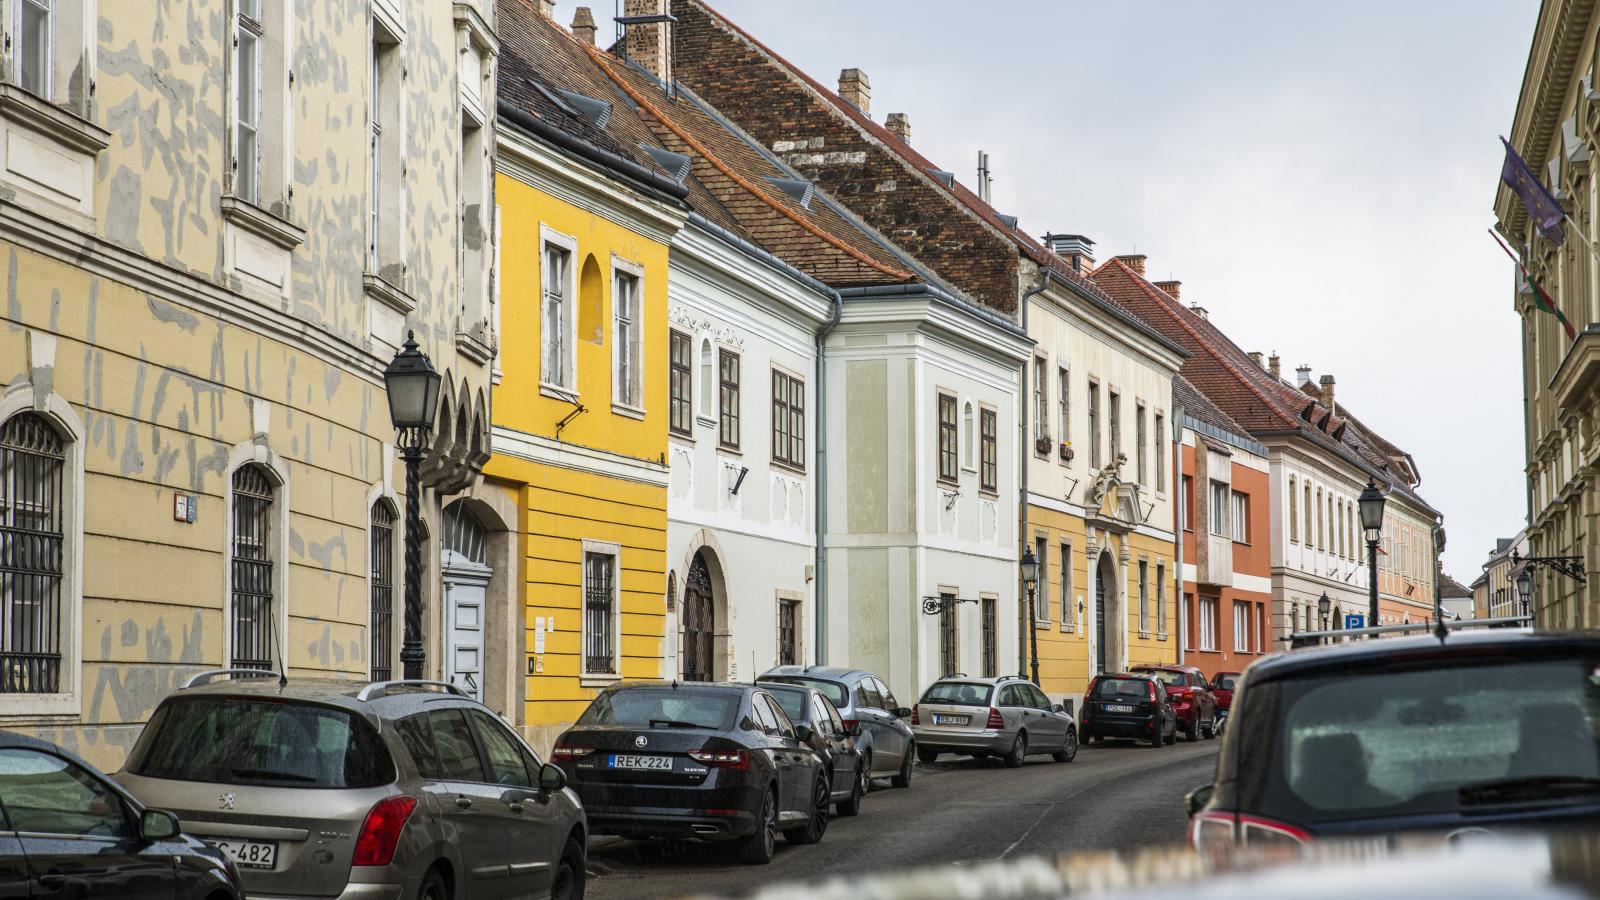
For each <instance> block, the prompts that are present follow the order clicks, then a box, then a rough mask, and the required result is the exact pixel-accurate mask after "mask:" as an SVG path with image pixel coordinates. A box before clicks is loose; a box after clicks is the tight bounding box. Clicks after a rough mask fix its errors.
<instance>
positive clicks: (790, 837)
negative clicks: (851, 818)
mask: <svg viewBox="0 0 1600 900" xmlns="http://www.w3.org/2000/svg"><path fill="white" fill-rule="evenodd" d="M811 793H812V802H811V818H809V819H807V820H806V824H805V827H804V828H793V829H790V830H789V831H785V832H784V833H783V839H784V840H786V841H788V842H789V843H791V844H816V843H819V842H821V841H822V836H823V835H824V834H827V832H828V797H829V796H830V795H831V794H832V793H833V786H832V785H830V784H828V779H826V778H823V777H822V776H821V775H818V776H817V786H816V787H815V788H813V789H812V791H811Z"/></svg>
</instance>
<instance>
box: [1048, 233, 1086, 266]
mask: <svg viewBox="0 0 1600 900" xmlns="http://www.w3.org/2000/svg"><path fill="white" fill-rule="evenodd" d="M1043 240H1044V245H1045V246H1046V247H1049V248H1050V252H1052V253H1054V254H1055V255H1057V256H1059V257H1061V258H1062V259H1064V260H1066V261H1067V262H1069V263H1071V264H1072V271H1074V272H1087V271H1089V270H1090V269H1092V268H1094V241H1091V240H1089V239H1088V238H1087V237H1085V236H1084V235H1081V234H1046V235H1045V236H1044V238H1043Z"/></svg>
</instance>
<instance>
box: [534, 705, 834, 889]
mask: <svg viewBox="0 0 1600 900" xmlns="http://www.w3.org/2000/svg"><path fill="white" fill-rule="evenodd" d="M808 737H810V729H809V728H808V727H806V726H799V727H796V726H795V725H794V723H793V722H791V721H790V720H789V716H788V715H787V714H786V713H785V712H784V711H783V707H782V705H781V704H779V703H778V701H777V700H776V699H774V698H773V696H772V694H771V693H769V692H768V691H766V690H765V689H763V688H761V687H759V686H756V685H749V684H704V683H696V682H690V683H678V682H629V683H625V684H617V685H613V686H611V687H609V688H606V689H605V690H604V691H602V692H601V693H600V696H598V697H596V698H595V699H594V702H593V703H591V704H589V708H588V709H586V710H584V712H583V715H582V716H581V717H579V719H578V721H577V722H576V723H575V724H574V725H573V726H572V727H571V728H569V729H568V730H567V731H566V732H565V733H564V734H562V735H561V737H560V738H559V739H558V740H557V741H556V745H555V749H554V751H553V752H552V753H551V759H552V761H554V762H555V763H556V764H557V765H559V766H561V767H562V768H563V769H564V770H566V772H567V776H568V781H569V786H570V787H571V788H572V789H573V790H574V791H576V792H577V794H578V797H579V799H581V800H582V801H583V806H584V810H585V811H586V812H587V813H588V817H589V827H590V829H591V830H592V831H593V832H594V833H595V834H615V835H621V836H623V837H632V838H646V837H695V838H702V839H706V840H728V841H734V842H736V844H737V845H738V850H739V856H740V858H741V859H743V860H744V861H745V862H747V863H753V864H758V865H759V864H765V863H766V862H768V861H770V860H771V859H772V853H773V849H774V847H775V845H776V842H777V840H776V839H777V835H778V833H779V832H782V833H783V834H784V836H785V837H786V838H788V840H789V841H790V842H791V843H799V844H814V843H816V842H817V841H820V840H822V835H823V832H825V831H826V830H827V827H828V815H827V813H828V805H829V803H831V802H832V787H831V785H830V779H829V777H828V775H829V773H828V771H827V769H826V768H825V767H824V764H823V761H822V759H821V758H820V757H819V756H818V755H817V753H816V751H814V750H813V749H811V747H810V746H809V745H808V744H807V743H806V739H807V738H808Z"/></svg>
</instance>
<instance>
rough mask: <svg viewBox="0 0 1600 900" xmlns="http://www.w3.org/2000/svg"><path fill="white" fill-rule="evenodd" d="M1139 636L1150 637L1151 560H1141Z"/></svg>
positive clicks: (1141, 558)
mask: <svg viewBox="0 0 1600 900" xmlns="http://www.w3.org/2000/svg"><path fill="white" fill-rule="evenodd" d="M1139 636H1140V637H1149V636H1150V560H1148V559H1145V558H1144V557H1140V558H1139Z"/></svg>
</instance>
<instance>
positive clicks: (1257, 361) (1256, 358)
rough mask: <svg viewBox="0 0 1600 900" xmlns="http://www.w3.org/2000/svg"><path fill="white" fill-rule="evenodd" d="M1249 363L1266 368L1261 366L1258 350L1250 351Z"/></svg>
mask: <svg viewBox="0 0 1600 900" xmlns="http://www.w3.org/2000/svg"><path fill="white" fill-rule="evenodd" d="M1250 361H1251V362H1253V363H1255V364H1256V365H1258V366H1261V367H1262V368H1263V369H1264V368H1266V366H1264V365H1262V364H1261V351H1260V350H1251V351H1250Z"/></svg>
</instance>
